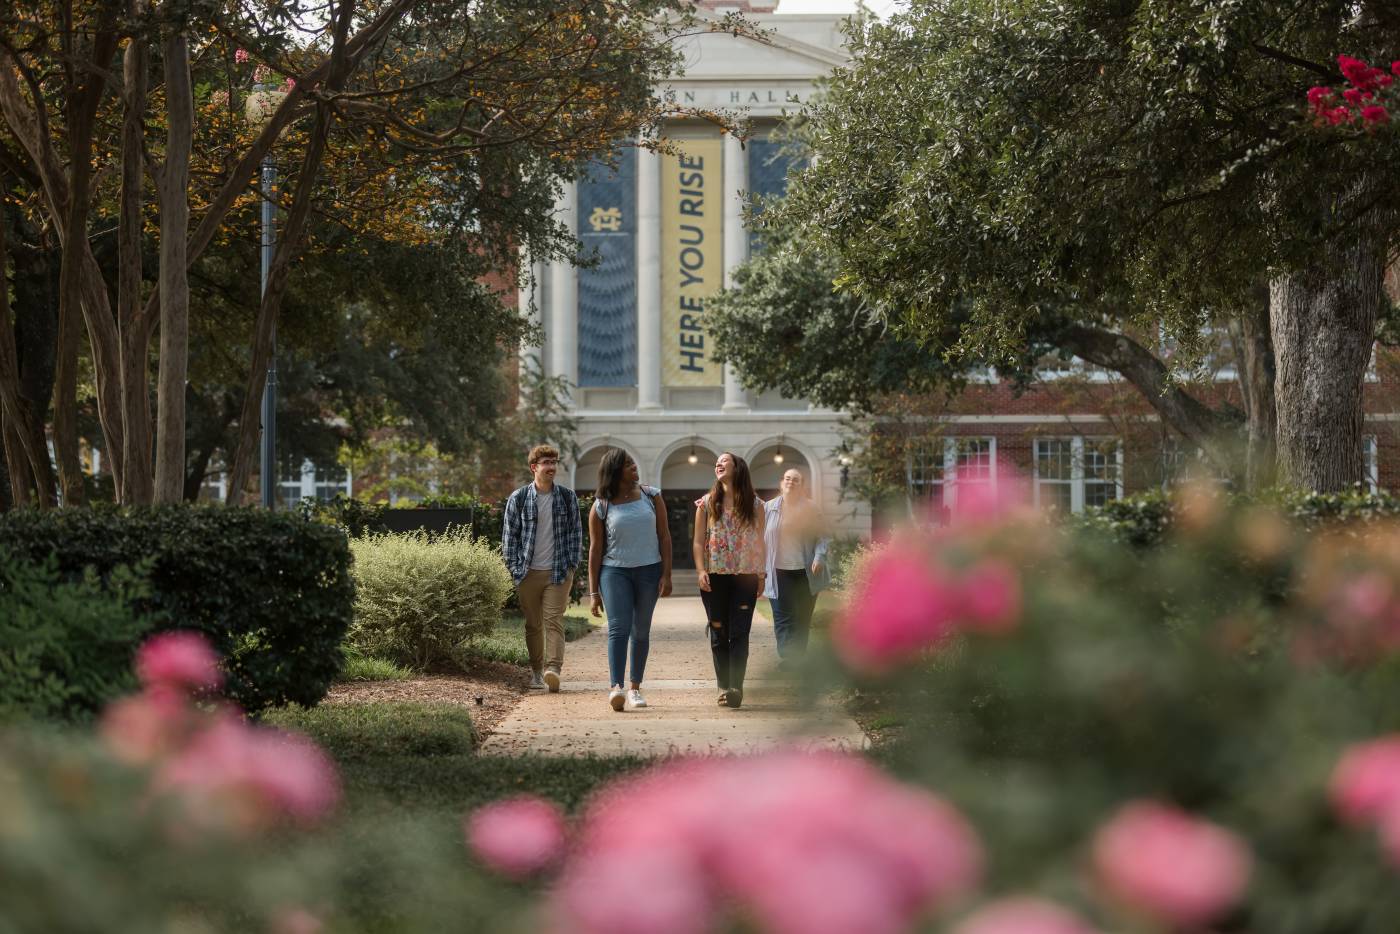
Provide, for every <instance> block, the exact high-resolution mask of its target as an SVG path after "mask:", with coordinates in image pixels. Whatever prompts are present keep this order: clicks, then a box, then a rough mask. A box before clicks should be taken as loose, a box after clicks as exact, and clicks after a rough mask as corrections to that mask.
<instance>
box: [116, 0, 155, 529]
mask: <svg viewBox="0 0 1400 934" xmlns="http://www.w3.org/2000/svg"><path fill="white" fill-rule="evenodd" d="M144 6H145V4H144V3H143V2H142V0H133V2H132V5H131V12H132V16H133V17H139V16H140V15H141V14H142V13H143V12H144ZM149 57H150V54H149V51H148V49H147V47H146V41H145V39H144V38H143V37H142V36H141V35H135V36H132V38H131V39H130V40H129V41H128V42H127V46H126V52H125V54H124V55H123V57H122V72H123V76H124V77H123V89H122V110H123V115H122V149H121V156H122V163H121V165H122V187H121V207H120V213H119V215H118V218H117V255H118V260H117V327H118V330H119V331H120V337H121V381H122V382H121V388H122V422H123V424H124V426H125V428H126V433H125V434H124V435H123V436H122V442H123V448H122V462H123V466H124V467H125V469H124V470H123V471H122V485H121V489H120V490H118V491H117V498H118V501H119V502H122V503H149V502H151V500H152V499H153V498H154V496H155V486H154V479H153V477H152V475H151V399H150V366H149V363H148V360H149V357H150V343H151V325H152V324H153V323H154V316H148V315H146V314H145V313H144V311H145V309H144V307H143V305H142V302H141V281H142V274H141V240H142V225H141V213H142V209H143V207H144V197H143V196H144V188H143V186H144V184H145V179H144V148H145V147H144V144H145V132H146V128H145V123H144V118H145V112H146V97H147V87H146V82H147V74H146V73H147V68H148V59H149Z"/></svg>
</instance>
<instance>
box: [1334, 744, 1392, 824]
mask: <svg viewBox="0 0 1400 934" xmlns="http://www.w3.org/2000/svg"><path fill="white" fill-rule="evenodd" d="M1328 792H1329V794H1330V797H1331V799H1332V806H1333V807H1334V808H1335V809H1336V811H1337V813H1338V814H1339V815H1341V818H1342V819H1343V820H1344V821H1346V822H1347V823H1349V824H1352V825H1360V824H1364V823H1368V822H1372V821H1377V820H1380V819H1381V818H1382V817H1384V816H1385V815H1386V814H1387V813H1388V812H1390V811H1394V810H1397V809H1400V733H1396V734H1391V735H1389V736H1383V737H1381V738H1380V739H1374V740H1371V741H1370V742H1366V743H1358V744H1356V745H1354V746H1351V747H1349V748H1348V749H1347V750H1346V752H1344V753H1343V754H1342V758H1341V760H1340V761H1338V763H1337V766H1336V768H1335V769H1333V771H1332V779H1331V782H1330V784H1329V788H1328Z"/></svg>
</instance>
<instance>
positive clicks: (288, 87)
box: [282, 78, 297, 94]
mask: <svg viewBox="0 0 1400 934" xmlns="http://www.w3.org/2000/svg"><path fill="white" fill-rule="evenodd" d="M296 86H297V79H296V78H288V79H287V80H286V81H283V82H282V90H284V91H286V92H287V93H288V94H290V93H292V90H293V89H295V88H296Z"/></svg>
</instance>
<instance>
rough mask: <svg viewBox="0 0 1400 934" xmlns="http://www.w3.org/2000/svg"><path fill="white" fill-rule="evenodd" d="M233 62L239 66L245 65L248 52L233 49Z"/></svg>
mask: <svg viewBox="0 0 1400 934" xmlns="http://www.w3.org/2000/svg"><path fill="white" fill-rule="evenodd" d="M233 60H234V61H235V62H237V63H238V64H240V65H242V64H244V63H246V62H247V61H248V50H247V49H235V50H234V52H233Z"/></svg>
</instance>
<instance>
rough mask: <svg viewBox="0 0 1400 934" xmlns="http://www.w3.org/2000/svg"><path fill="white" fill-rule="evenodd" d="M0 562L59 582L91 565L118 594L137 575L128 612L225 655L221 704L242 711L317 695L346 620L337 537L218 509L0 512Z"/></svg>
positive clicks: (314, 527)
mask: <svg viewBox="0 0 1400 934" xmlns="http://www.w3.org/2000/svg"><path fill="white" fill-rule="evenodd" d="M0 553H7V554H11V555H14V556H15V557H16V558H17V559H19V560H23V561H30V562H37V561H41V560H43V559H45V558H47V557H48V556H50V555H52V556H53V559H54V562H55V566H56V567H57V570H58V572H59V574H60V575H61V577H62V578H63V579H65V580H68V581H80V580H82V579H83V576H84V574H86V573H87V572H88V569H89V568H91V569H92V570H93V571H94V572H95V573H96V575H97V576H98V578H100V579H101V580H102V581H103V582H104V584H106V585H108V586H115V584H114V582H115V581H116V580H117V577H116V576H115V575H114V572H115V571H116V569H117V568H118V567H122V566H126V567H133V566H138V565H139V566H141V567H143V568H144V574H145V577H146V580H147V581H148V585H149V589H148V591H147V593H146V594H145V595H143V596H136V597H132V598H131V599H130V600H129V601H128V603H129V605H130V606H131V607H132V608H133V609H134V610H135V611H136V612H137V613H139V614H142V615H145V616H148V617H149V618H150V619H151V621H152V623H153V625H154V627H155V628H156V629H176V628H179V629H194V630H198V631H200V632H203V633H204V634H205V635H206V636H208V637H209V639H210V641H211V643H212V644H213V645H214V647H215V649H216V650H217V651H218V652H219V653H220V654H221V655H223V656H225V658H226V662H225V667H226V671H227V674H228V688H227V694H228V696H229V697H230V698H231V699H232V700H234V701H236V702H237V703H239V704H241V705H242V706H243V707H244V708H245V709H246V710H248V711H249V712H257V711H260V710H262V709H264V708H266V707H268V706H272V705H279V704H285V703H288V702H295V703H298V704H303V705H307V706H310V705H312V704H315V703H316V702H318V701H319V700H320V699H321V698H322V697H324V696H325V693H326V690H327V689H328V688H329V687H330V684H331V681H332V680H333V679H334V678H335V676H336V674H337V672H338V671H339V670H340V665H341V658H342V656H341V650H340V646H341V642H342V641H343V639H344V637H345V633H346V630H347V629H348V628H349V626H350V621H351V618H352V614H353V612H354V597H355V594H354V585H353V583H352V582H351V578H350V548H349V543H348V542H347V541H346V538H345V535H344V534H343V533H341V532H340V531H338V530H336V529H333V528H329V527H327V526H324V525H318V524H315V523H310V522H307V521H305V520H304V519H301V518H300V517H298V516H296V515H289V514H286V513H269V512H265V511H263V510H260V509H236V508H230V507H224V506H183V505H181V506H158V507H154V508H150V507H147V508H120V509H114V508H99V509H58V510H52V511H48V512H39V511H35V510H17V511H14V512H10V513H6V514H4V515H0Z"/></svg>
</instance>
